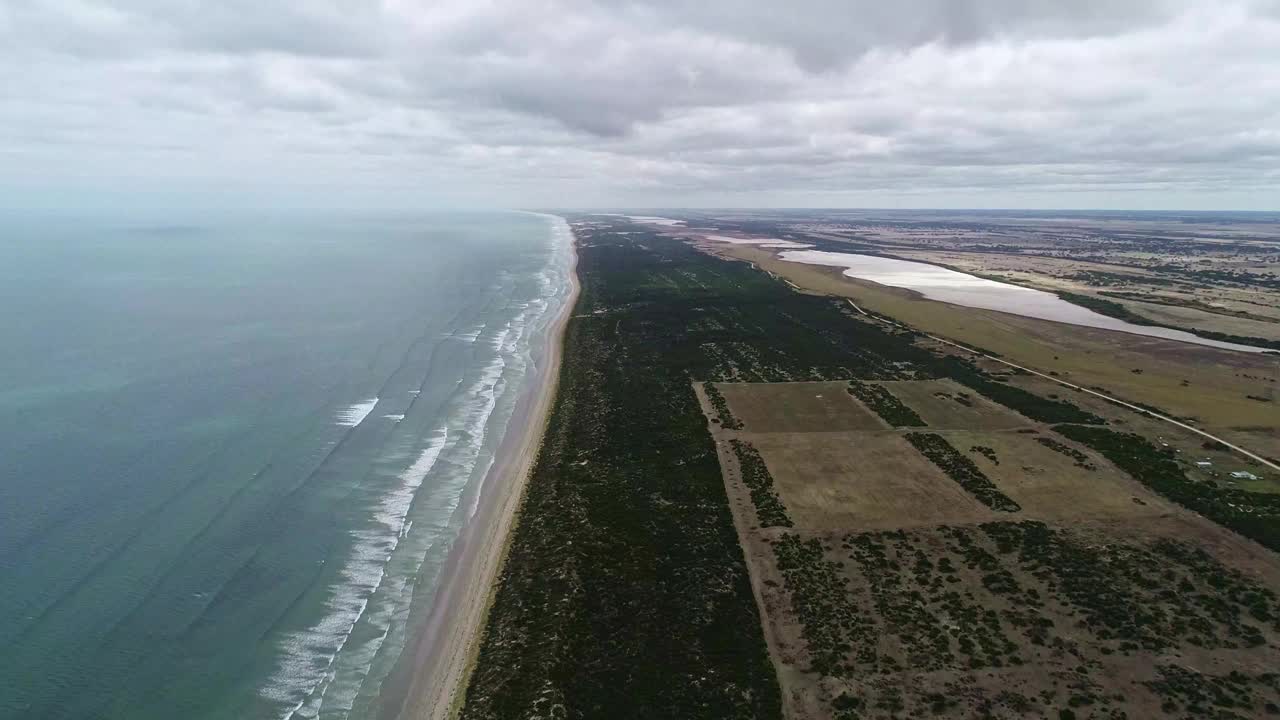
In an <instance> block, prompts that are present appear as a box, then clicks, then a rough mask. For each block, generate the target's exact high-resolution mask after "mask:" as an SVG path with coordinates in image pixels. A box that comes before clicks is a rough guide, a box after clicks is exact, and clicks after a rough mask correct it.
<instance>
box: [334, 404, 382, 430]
mask: <svg viewBox="0 0 1280 720" xmlns="http://www.w3.org/2000/svg"><path fill="white" fill-rule="evenodd" d="M377 404H378V398H376V397H375V398H369V399H368V400H365V401H364V402H358V403H356V404H354V405H351V406H349V407H347V408H346V409H344V410H339V411H338V415H337V418H336V419H337V424H339V425H341V426H343V427H355V426H357V425H359V424H360V423H362V422H364V419H365V418H367V417H369V413H371V412H373V408H374V406H375V405H377Z"/></svg>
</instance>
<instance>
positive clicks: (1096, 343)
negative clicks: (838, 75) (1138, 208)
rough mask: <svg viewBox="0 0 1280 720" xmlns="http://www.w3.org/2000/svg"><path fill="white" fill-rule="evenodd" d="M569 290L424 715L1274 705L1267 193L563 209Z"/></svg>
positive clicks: (1254, 711) (1159, 712)
mask: <svg viewBox="0 0 1280 720" xmlns="http://www.w3.org/2000/svg"><path fill="white" fill-rule="evenodd" d="M564 215H565V217H567V218H568V220H569V222H570V225H571V227H572V229H573V232H574V236H575V240H574V242H575V244H576V247H577V252H578V258H579V259H578V264H577V274H578V276H579V279H580V282H581V286H582V292H581V294H580V295H579V296H578V299H577V302H576V306H575V308H574V310H573V315H572V317H571V319H570V320H569V323H568V326H567V329H566V333H565V340H564V348H563V358H564V361H563V366H562V369H561V377H560V381H559V386H558V391H557V395H556V400H555V404H554V406H553V409H552V412H551V416H550V422H549V425H548V427H547V432H546V435H545V436H544V438H543V444H542V449H541V452H540V454H539V457H538V460H537V462H536V464H535V465H534V468H533V471H532V474H531V475H530V477H529V480H528V485H527V488H526V489H525V496H524V499H523V502H522V505H521V508H520V511H519V517H518V522H517V523H516V526H515V528H514V531H513V533H512V536H511V538H510V544H509V550H508V553H507V556H506V560H505V564H504V565H503V568H502V570H501V573H500V574H499V576H498V578H497V582H496V587H495V591H494V596H493V601H492V605H491V607H490V609H489V612H488V616H487V621H486V623H485V625H484V628H483V632H482V633H480V634H479V636H478V637H479V641H478V648H477V652H476V655H475V657H474V660H473V662H474V665H473V666H472V668H471V670H470V672H469V675H468V676H467V677H468V679H467V680H466V682H465V684H460V686H459V687H458V688H457V690H456V691H455V692H454V694H453V695H452V696H451V697H452V698H453V699H452V701H451V703H450V704H449V705H448V707H445V708H436V709H435V711H434V712H432V713H430V714H429V715H427V714H424V715H422V716H423V717H426V716H431V717H449V716H453V715H458V716H460V717H463V718H486V719H497V718H510V717H533V716H538V717H565V718H587V717H601V716H608V717H619V718H642V717H644V718H647V717H704V718H712V717H718V718H745V717H758V718H775V717H786V718H824V719H825V718H831V719H834V720H849V719H852V718H899V717H900V718H914V717H956V718H961V717H965V718H967V717H1007V718H1013V717H1053V718H1087V717H1094V718H1118V717H1129V718H1137V717H1184V716H1213V717H1224V718H1225V717H1237V718H1243V717H1259V716H1262V715H1263V714H1265V713H1274V712H1277V711H1278V708H1280V673H1277V672H1276V668H1280V597H1278V596H1277V592H1280V557H1278V556H1277V554H1276V553H1277V552H1280V460H1278V459H1277V458H1280V410H1278V409H1277V405H1276V397H1277V388H1276V385H1277V383H1278V382H1280V352H1277V349H1280V215H1277V214H1274V213H1157V212H1084V211H1080V212H1060V211H1052V212H1032V211H985V210H984V211H952V210H945V211H896V210H895V211H888V210H886V211H874V210H858V211H836V210H832V211H814V210H778V211H764V210H737V211H734V210H724V211H710V210H707V211H687V210H685V211H681V210H658V209H649V210H644V211H628V210H617V211H613V212H609V213H600V212H590V213H589V212H574V213H564Z"/></svg>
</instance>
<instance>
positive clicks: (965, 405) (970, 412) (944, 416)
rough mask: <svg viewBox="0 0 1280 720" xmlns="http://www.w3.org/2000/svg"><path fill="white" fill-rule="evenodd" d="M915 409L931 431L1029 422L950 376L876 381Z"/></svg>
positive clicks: (999, 426) (1023, 425)
mask: <svg viewBox="0 0 1280 720" xmlns="http://www.w3.org/2000/svg"><path fill="white" fill-rule="evenodd" d="M876 384H878V385H881V386H882V387H884V388H886V389H888V390H889V392H891V393H893V394H894V395H895V396H896V397H897V398H898V399H899V400H901V401H902V402H903V403H905V404H906V405H907V407H909V408H911V409H912V410H915V411H916V412H917V413H918V414H919V415H920V417H922V418H924V421H925V422H926V423H927V424H928V427H929V428H930V429H932V430H1006V429H1009V428H1018V427H1025V426H1026V425H1029V424H1030V423H1031V421H1029V420H1027V418H1025V417H1023V416H1021V415H1019V414H1018V413H1016V412H1014V411H1012V410H1010V409H1008V408H1006V407H1004V406H1003V405H998V404H996V403H994V402H992V401H990V400H988V399H987V398H985V397H983V396H982V395H980V394H978V393H977V392H975V391H974V390H971V389H969V388H967V387H965V386H964V385H961V384H960V383H958V382H956V381H954V380H950V379H946V378H943V379H939V380H889V381H882V382H878V383H876Z"/></svg>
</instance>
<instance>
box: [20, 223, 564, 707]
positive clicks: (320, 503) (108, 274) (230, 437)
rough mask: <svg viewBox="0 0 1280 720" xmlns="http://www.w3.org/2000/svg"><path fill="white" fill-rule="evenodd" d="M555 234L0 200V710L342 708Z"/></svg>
mask: <svg viewBox="0 0 1280 720" xmlns="http://www.w3.org/2000/svg"><path fill="white" fill-rule="evenodd" d="M555 227H556V226H554V225H553V223H552V221H551V220H550V219H549V218H546V217H541V216H534V215H527V214H518V213H501V214H498V213H494V214H438V215H427V216H391V215H384V216H376V217H354V216H332V217H317V216H311V217H301V216H299V217H287V216H276V217H271V218H237V219H234V220H230V219H222V220H213V221H210V220H196V219H190V220H184V221H182V222H164V223H156V222H142V221H130V220H129V219H128V218H121V217H116V218H113V219H92V218H88V219H78V220H74V221H72V220H68V219H54V218H40V217H12V216H11V217H0V307H3V308H4V312H3V313H0V647H4V648H5V652H4V653H2V654H0V718H129V719H130V720H133V719H145V718H175V717H184V718H277V717H288V716H292V717H296V718H303V717H324V718H347V717H350V718H361V717H368V716H369V715H370V713H371V708H372V701H373V699H374V698H375V697H376V695H377V692H378V690H379V688H380V686H381V683H382V681H383V680H384V679H385V677H386V676H387V674H388V673H389V672H390V669H391V667H392V665H393V664H394V662H395V660H396V658H397V657H398V655H399V652H400V649H401V648H402V647H403V644H404V641H405V628H406V625H407V623H408V622H409V606H410V600H411V599H412V598H413V596H414V593H415V591H416V592H417V593H418V597H419V600H420V601H421V600H422V599H423V598H429V596H430V592H431V589H432V587H433V582H434V580H435V577H436V573H437V572H438V570H439V568H440V566H441V564H442V563H443V561H444V557H445V554H446V552H447V550H448V547H449V543H450V542H451V540H452V539H453V537H454V536H456V533H457V531H458V529H459V527H460V526H461V524H462V523H463V522H464V521H465V519H466V518H467V516H468V515H469V513H470V512H471V511H472V508H471V507H470V506H469V504H470V502H471V498H472V497H473V496H474V494H475V491H476V487H477V485H478V484H479V483H480V482H481V481H482V479H483V476H484V472H485V471H486V470H487V468H488V466H489V464H490V463H491V462H492V454H493V451H494V448H495V447H496V446H497V444H498V442H499V440H500V439H501V437H502V434H503V432H504V431H505V429H506V423H507V419H508V418H509V417H510V414H511V411H512V407H513V405H514V402H515V399H516V396H517V394H518V391H519V390H520V389H521V388H522V382H523V380H524V378H525V377H526V376H527V375H530V374H532V369H533V367H534V366H535V364H536V363H538V362H540V361H541V359H542V358H541V353H542V347H541V340H540V338H541V337H542V336H543V334H544V333H545V330H546V329H547V326H548V324H549V323H550V321H551V319H552V318H553V316H554V315H555V314H556V313H557V312H558V311H559V309H560V307H561V306H562V304H563V301H564V299H565V297H566V295H567V293H568V289H569V287H568V275H567V273H568V263H569V253H568V246H567V237H565V236H564V235H562V234H558V233H555V232H553V229H554V228H555ZM427 604H428V603H424V602H419V603H418V604H417V605H416V606H415V612H421V610H422V608H423V607H425V606H426V605H427Z"/></svg>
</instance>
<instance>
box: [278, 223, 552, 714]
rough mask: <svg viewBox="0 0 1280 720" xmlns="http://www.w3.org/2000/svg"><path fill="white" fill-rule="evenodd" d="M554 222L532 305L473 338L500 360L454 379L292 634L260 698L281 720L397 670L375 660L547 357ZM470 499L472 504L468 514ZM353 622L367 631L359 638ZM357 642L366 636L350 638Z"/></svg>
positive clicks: (343, 698) (424, 584)
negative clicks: (449, 395)
mask: <svg viewBox="0 0 1280 720" xmlns="http://www.w3.org/2000/svg"><path fill="white" fill-rule="evenodd" d="M549 220H551V223H550V224H551V232H550V233H548V236H547V246H548V249H549V250H550V252H549V254H548V258H549V260H548V263H547V266H546V267H544V268H543V270H542V272H540V273H539V274H538V275H537V276H536V278H537V285H536V286H535V288H536V289H535V290H534V292H533V293H532V294H533V297H528V296H525V297H511V298H509V304H508V305H507V307H508V308H509V309H510V310H512V311H514V312H513V314H512V315H510V316H509V317H508V321H507V322H506V323H504V324H503V326H502V329H501V330H499V331H497V332H492V331H490V332H492V334H487V333H486V332H485V329H484V328H483V327H482V329H481V330H480V331H478V332H477V333H476V334H475V339H474V340H471V341H472V342H475V341H478V340H481V339H483V340H484V343H483V346H484V347H485V348H487V349H489V350H491V351H492V353H493V354H492V356H491V357H490V358H486V359H487V360H488V362H486V363H485V364H484V366H483V367H481V368H480V369H479V372H476V371H475V370H472V372H471V373H469V376H468V377H464V378H460V379H459V380H458V384H457V389H456V391H455V394H454V395H453V399H452V400H451V401H450V402H449V405H448V409H447V410H446V413H445V417H446V419H445V420H444V425H443V427H441V428H440V429H439V430H438V431H437V433H436V434H435V436H433V438H432V439H431V440H430V442H429V443H428V444H427V446H426V448H424V449H423V450H422V452H421V453H420V454H419V456H418V458H417V459H416V460H415V461H414V462H413V464H412V465H411V466H410V467H409V468H408V469H405V470H404V471H403V473H401V474H400V475H399V476H398V478H399V481H398V482H395V483H391V486H392V488H391V490H389V491H387V490H382V491H380V492H382V493H383V494H382V495H380V496H379V497H378V498H377V499H376V501H374V502H372V503H371V505H370V509H371V515H370V517H371V520H372V521H373V522H372V524H371V525H370V526H368V527H366V528H364V529H362V530H359V531H356V532H353V533H352V538H353V540H354V546H353V548H352V550H351V552H350V554H349V557H348V558H347V559H346V560H345V561H344V563H343V566H342V571H341V579H340V582H339V583H338V584H337V586H336V587H335V588H333V589H332V595H331V596H330V600H329V601H328V603H327V608H326V610H327V612H326V613H325V617H324V619H322V620H321V621H320V622H318V623H316V624H315V625H314V626H313V627H312V628H310V629H308V630H307V631H305V632H299V633H294V634H292V635H291V636H289V637H288V638H287V640H286V643H285V648H284V650H283V653H282V655H283V659H282V661H281V663H280V666H279V669H278V671H277V672H276V673H275V674H274V675H273V677H272V678H271V681H270V682H269V683H268V684H267V685H266V686H265V687H264V688H263V689H262V691H261V695H262V696H263V697H264V698H267V699H271V700H274V701H277V702H280V703H281V704H282V705H285V706H288V707H290V708H291V709H290V710H289V711H288V712H287V713H286V714H285V715H284V717H286V718H293V719H294V720H301V718H313V717H317V716H318V715H321V714H323V715H324V716H325V717H329V716H330V715H331V714H332V716H333V717H335V718H340V717H345V716H347V714H348V713H349V712H351V710H352V709H353V708H354V707H355V706H356V705H357V704H358V703H359V704H361V707H363V706H364V705H363V703H365V702H366V701H367V698H368V697H371V696H372V695H374V694H376V692H377V688H378V686H379V685H380V684H381V682H382V681H383V680H384V678H385V676H386V673H387V672H389V666H387V665H386V664H385V663H384V662H383V661H382V660H377V659H378V658H382V657H384V656H385V657H387V658H390V657H392V656H393V655H395V654H398V653H399V652H400V648H401V647H403V644H404V642H406V639H405V630H406V623H407V621H408V613H409V607H410V605H411V603H412V602H413V600H414V596H415V595H416V594H417V593H418V592H421V591H424V590H426V591H429V590H430V589H431V588H432V587H433V586H432V585H431V584H430V580H426V581H424V580H421V579H420V578H421V576H420V573H421V572H422V571H423V569H424V566H423V562H424V560H425V558H426V557H427V555H428V553H431V554H432V556H433V557H437V555H436V554H437V553H441V552H446V551H447V548H448V547H449V545H450V544H451V543H452V542H453V540H454V538H456V536H457V532H458V530H459V528H460V527H461V525H462V519H463V518H469V517H471V516H473V515H474V514H475V512H476V509H477V505H478V502H479V499H480V497H481V494H482V490H483V483H484V482H485V480H486V478H487V476H488V471H489V469H490V468H491V467H492V465H493V462H494V449H495V447H496V444H497V441H500V438H501V436H502V434H503V433H504V432H507V431H508V430H509V428H508V427H507V425H508V423H509V421H510V418H511V412H512V411H513V409H514V405H515V402H516V398H515V394H514V393H511V392H509V391H510V389H511V388H514V387H517V386H519V385H520V384H521V382H522V381H523V380H524V378H526V377H529V376H530V369H531V368H532V367H533V366H534V364H535V357H536V356H537V355H536V354H537V353H538V352H542V347H541V346H540V345H537V344H536V343H535V342H533V340H534V338H537V337H540V336H541V337H545V335H540V333H543V332H545V331H546V330H547V328H548V327H549V326H550V324H551V323H552V322H553V321H554V318H555V316H557V315H558V314H559V309H560V308H561V307H563V303H564V301H565V300H566V299H567V296H568V293H569V290H570V287H571V285H570V282H569V272H570V270H569V268H570V258H571V256H572V249H571V245H570V242H571V238H572V234H571V231H570V229H569V226H568V224H567V223H566V222H565V221H564V220H563V219H561V218H549ZM513 292H514V291H513ZM486 335H487V336H486ZM535 346H536V347H535ZM411 392H413V394H417V392H416V391H411ZM373 403H374V404H376V399H374V400H373ZM364 405H366V403H362V404H361V406H362V407H363V406H364ZM352 409H355V406H353V408H352ZM372 409H373V406H372V405H369V406H368V409H367V410H364V411H363V412H362V414H361V415H360V416H359V417H358V418H355V417H354V415H353V416H352V417H353V419H355V423H354V424H359V422H360V421H362V420H363V419H364V417H365V416H367V415H368V413H369V412H371V411H372ZM486 441H488V442H486ZM402 462H403V461H402ZM428 475H430V476H431V479H430V481H429V482H426V484H425V485H424V478H426V477H427V476H428ZM418 495H421V497H418ZM464 498H469V499H470V502H469V503H468V504H467V505H466V506H465V507H463V500H464ZM415 508H422V509H421V510H417V509H415ZM411 512H412V515H413V517H412V519H410V518H409V514H410V513H411ZM410 529H412V530H413V533H412V535H410ZM439 557H443V556H439ZM433 562H435V561H434V560H433ZM357 623H358V624H359V626H360V627H361V631H360V632H359V633H358V634H356V635H354V636H353V634H352V633H353V631H354V629H355V628H356V626H357ZM366 628H367V630H366ZM368 630H371V631H372V633H370V632H368ZM352 637H357V638H360V639H359V641H350V642H349V640H350V639H351V638H352ZM384 644H386V649H384V648H383V645H384ZM335 647H336V648H337V650H336V651H335V650H334V648H335ZM375 660H377V665H376V667H378V668H379V669H378V670H374V667H375ZM358 698H365V699H361V700H359V701H358Z"/></svg>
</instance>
